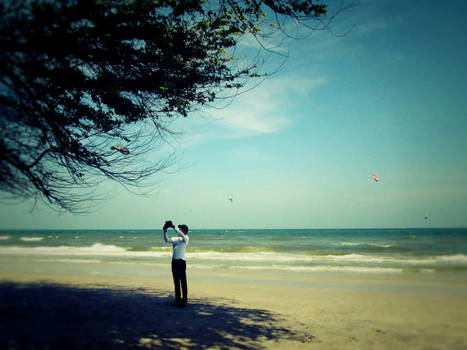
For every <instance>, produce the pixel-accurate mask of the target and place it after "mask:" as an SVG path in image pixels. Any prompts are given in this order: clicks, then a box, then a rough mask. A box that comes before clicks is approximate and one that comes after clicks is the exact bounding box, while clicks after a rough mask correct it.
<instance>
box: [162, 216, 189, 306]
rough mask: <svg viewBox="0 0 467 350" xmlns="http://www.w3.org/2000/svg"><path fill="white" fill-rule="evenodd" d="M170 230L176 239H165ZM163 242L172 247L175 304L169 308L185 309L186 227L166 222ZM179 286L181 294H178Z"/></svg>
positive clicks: (186, 297)
mask: <svg viewBox="0 0 467 350" xmlns="http://www.w3.org/2000/svg"><path fill="white" fill-rule="evenodd" d="M168 228H172V229H173V230H175V232H177V234H178V237H167V229H168ZM163 230H164V240H165V241H166V242H167V243H171V244H172V247H173V254H172V275H173V279H174V285H175V302H173V303H172V304H170V305H171V306H178V307H182V308H183V307H185V306H186V303H187V301H188V288H187V284H186V260H185V249H186V246H187V245H188V241H189V239H190V238H189V237H188V226H187V225H178V227H177V228H175V225H174V224H172V221H166V222H165V225H164V228H163ZM180 285H181V287H182V292H181V293H180Z"/></svg>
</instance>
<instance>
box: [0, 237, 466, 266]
mask: <svg viewBox="0 0 467 350" xmlns="http://www.w3.org/2000/svg"><path fill="white" fill-rule="evenodd" d="M23 238H41V237H23ZM0 255H35V256H37V255H42V256H45V255H50V256H68V257H72V256H78V257H85V256H92V257H94V258H95V257H101V256H102V257H119V258H120V257H122V258H125V257H129V258H136V259H137V258H162V257H164V258H165V257H170V256H171V255H172V249H171V247H165V246H163V247H154V248H152V249H151V250H147V251H134V250H128V249H126V248H124V247H118V246H115V245H105V244H101V243H95V244H93V245H92V246H85V247H76V246H58V247H47V246H40V247H20V246H9V247H0ZM186 257H187V259H189V260H191V261H192V262H194V263H201V262H202V261H212V262H213V263H214V262H215V261H218V262H223V261H229V262H231V265H236V264H235V262H244V263H246V264H249V265H252V264H254V263H257V264H259V263H260V264H264V266H271V265H274V264H281V263H284V264H287V263H294V265H298V267H300V266H303V265H305V267H306V268H308V267H313V268H316V265H315V266H313V264H319V265H320V266H321V265H335V264H337V265H339V267H342V266H345V265H346V264H347V265H351V268H354V266H355V265H372V266H371V268H373V267H376V266H375V265H377V267H381V268H385V267H386V266H387V267H395V268H399V267H401V268H402V267H409V266H420V267H422V268H423V267H426V265H456V266H458V265H464V266H465V265H467V256H466V255H464V254H456V255H444V256H427V257H403V256H401V257H399V256H385V255H362V254H346V255H305V254H293V253H280V252H251V253H250V252H218V251H205V252H189V251H187V253H186ZM255 265H256V264H255ZM289 267H290V266H289Z"/></svg>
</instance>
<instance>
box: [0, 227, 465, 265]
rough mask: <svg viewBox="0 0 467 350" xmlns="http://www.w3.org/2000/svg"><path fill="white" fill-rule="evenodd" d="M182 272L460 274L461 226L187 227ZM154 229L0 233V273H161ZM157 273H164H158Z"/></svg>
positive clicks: (162, 254) (165, 250)
mask: <svg viewBox="0 0 467 350" xmlns="http://www.w3.org/2000/svg"><path fill="white" fill-rule="evenodd" d="M169 233H170V234H171V235H173V234H174V232H173V231H172V232H171V231H170V230H169ZM189 235H190V243H189V245H188V248H187V253H186V257H187V260H188V261H189V268H190V269H205V270H209V269H216V270H217V271H219V270H220V271H226V272H227V271H229V270H240V271H241V270H261V271H272V272H274V271H276V272H278V271H281V272H302V273H310V274H312V273H314V272H318V271H337V272H344V273H346V272H349V273H351V272H362V273H393V274H394V273H396V274H398V273H414V274H429V273H430V274H436V273H454V274H463V273H467V229H464V228H460V229H449V228H439V229H333V230H331V229H321V230H320V229H296V230H287V229H282V230H252V229H251V230H192V231H190V234H189ZM171 252H172V247H171V245H169V244H167V243H165V242H164V239H163V234H162V231H161V230H155V231H153V230H84V231H83V230H44V231H43V230H27V231H8V230H2V231H0V271H26V272H27V271H30V272H41V271H42V270H41V269H44V272H47V271H46V270H47V266H49V267H50V266H65V265H66V266H68V267H69V268H71V267H72V268H73V269H74V272H78V273H79V271H81V272H83V273H86V272H87V271H89V270H90V267H89V266H91V265H92V266H94V267H95V266H100V267H104V268H105V266H115V265H118V266H121V268H122V271H124V270H125V266H127V267H128V266H131V267H132V271H135V270H138V266H139V267H141V269H142V270H144V269H146V270H147V268H148V267H150V268H151V269H152V270H157V269H158V268H163V269H167V266H168V263H169V262H170V259H171ZM164 271H165V270H164Z"/></svg>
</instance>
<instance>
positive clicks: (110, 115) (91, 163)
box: [0, 0, 329, 212]
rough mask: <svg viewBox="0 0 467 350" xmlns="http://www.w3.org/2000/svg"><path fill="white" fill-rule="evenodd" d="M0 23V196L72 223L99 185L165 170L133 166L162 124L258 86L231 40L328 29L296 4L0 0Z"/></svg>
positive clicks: (310, 9) (160, 136)
mask: <svg viewBox="0 0 467 350" xmlns="http://www.w3.org/2000/svg"><path fill="white" fill-rule="evenodd" d="M0 13H1V22H0V71H1V78H0V190H1V191H2V192H4V193H6V194H9V195H10V196H11V197H13V198H36V199H37V198H42V199H45V200H46V202H47V203H49V204H51V205H52V206H53V207H56V208H61V209H64V210H68V211H72V212H77V211H79V210H80V209H81V208H82V203H83V201H87V200H89V199H90V198H92V192H91V191H86V189H92V185H94V184H96V183H97V182H99V181H100V180H102V179H106V178H111V179H113V180H116V181H118V182H119V183H121V184H123V185H125V186H127V187H132V186H142V185H144V184H148V183H149V182H145V181H146V180H148V179H152V178H153V177H151V175H153V174H155V173H156V172H158V171H160V170H162V169H165V168H166V167H168V166H169V165H170V164H172V160H173V159H172V158H171V157H170V156H167V157H163V158H162V159H157V160H156V161H151V160H148V159H145V156H144V155H146V154H147V153H148V152H149V151H150V150H151V149H152V148H153V147H154V146H155V145H157V144H158V142H157V141H160V140H162V141H163V140H164V137H165V136H166V135H168V134H170V133H171V132H172V131H171V129H170V127H169V123H170V121H171V120H173V118H175V117H177V116H183V117H185V116H187V114H188V113H189V112H190V111H192V110H194V109H196V108H201V107H202V106H207V105H209V104H211V103H213V102H214V101H215V100H216V98H218V97H219V96H220V95H219V94H220V93H221V92H224V91H226V90H227V91H229V90H230V91H232V95H235V94H236V93H238V92H239V91H240V90H239V89H241V88H242V87H243V86H244V85H245V83H246V82H247V81H248V80H249V79H251V78H257V77H259V76H261V75H263V74H264V73H263V72H261V67H262V60H261V56H260V55H256V56H254V57H253V59H251V60H248V61H245V60H241V59H239V58H238V57H236V51H235V48H236V44H237V43H238V40H239V38H241V37H242V36H245V35H251V36H252V37H254V38H256V39H258V45H259V46H261V45H262V42H263V41H262V40H260V38H264V37H269V36H271V35H275V34H280V35H288V33H287V32H286V31H284V29H283V28H284V27H285V25H284V24H285V22H284V21H285V20H287V19H293V23H294V24H295V25H298V26H305V27H307V26H308V28H311V29H312V30H313V29H316V28H319V29H325V28H326V25H327V23H328V21H329V17H326V6H325V5H323V4H321V3H320V2H316V1H306V0H264V1H259V0H241V1H234V0H231V1H230V0H218V1H196V0H139V1H138V0H100V1H99V0H60V1H59V0H56V1H53V0H31V1H17V0H10V1H8V0H5V1H2V2H1V3H0ZM310 21H311V22H310ZM291 22H292V21H291ZM113 146H116V147H113ZM146 158H148V157H146Z"/></svg>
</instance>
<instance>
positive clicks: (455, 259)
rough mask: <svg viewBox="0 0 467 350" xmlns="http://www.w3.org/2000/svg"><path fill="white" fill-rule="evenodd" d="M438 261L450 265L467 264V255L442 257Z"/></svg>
mask: <svg viewBox="0 0 467 350" xmlns="http://www.w3.org/2000/svg"><path fill="white" fill-rule="evenodd" d="M437 259H439V260H441V261H445V262H450V263H467V255H464V254H455V255H441V256H438V257H437Z"/></svg>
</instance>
